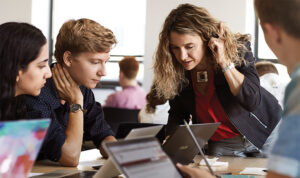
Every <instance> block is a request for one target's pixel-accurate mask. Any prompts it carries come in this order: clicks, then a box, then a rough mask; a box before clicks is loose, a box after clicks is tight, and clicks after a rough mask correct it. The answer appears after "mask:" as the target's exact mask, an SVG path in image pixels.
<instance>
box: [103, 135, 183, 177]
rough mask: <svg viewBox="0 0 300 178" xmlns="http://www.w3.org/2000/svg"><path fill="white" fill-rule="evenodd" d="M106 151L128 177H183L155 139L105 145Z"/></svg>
mask: <svg viewBox="0 0 300 178" xmlns="http://www.w3.org/2000/svg"><path fill="white" fill-rule="evenodd" d="M104 149H105V150H106V151H107V152H108V154H109V156H111V157H112V159H113V161H114V162H115V164H116V165H117V166H118V168H119V169H120V170H121V171H122V172H123V173H124V174H125V175H126V176H127V177H130V178H140V177H143V178H148V177H149V178H150V177H151V178H153V177H155V178H165V177H171V178H177V177H178V178H180V177H182V176H181V175H180V173H179V172H178V171H177V169H176V167H175V165H174V164H173V163H172V161H171V160H170V158H169V157H168V156H167V155H166V153H165V152H164V151H163V150H162V148H161V146H160V143H159V142H158V140H157V139H155V138H143V139H134V140H126V141H125V140H124V141H119V142H110V143H105V144H104Z"/></svg>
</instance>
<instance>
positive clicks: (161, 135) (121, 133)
mask: <svg viewBox="0 0 300 178" xmlns="http://www.w3.org/2000/svg"><path fill="white" fill-rule="evenodd" d="M156 125H161V124H152V123H121V124H120V125H119V128H118V130H117V132H116V138H117V139H122V138H125V137H126V135H128V133H129V132H130V131H131V130H132V129H135V128H142V127H150V126H156ZM165 137H166V126H165V125H164V126H163V128H162V129H161V130H160V131H159V132H158V134H157V135H156V138H157V139H158V140H159V141H160V142H161V143H162V142H163V140H164V139H165Z"/></svg>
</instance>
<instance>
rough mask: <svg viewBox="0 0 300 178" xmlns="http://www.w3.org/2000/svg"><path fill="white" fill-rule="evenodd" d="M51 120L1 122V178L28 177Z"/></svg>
mask: <svg viewBox="0 0 300 178" xmlns="http://www.w3.org/2000/svg"><path fill="white" fill-rule="evenodd" d="M49 124H50V119H39V120H19V121H3V122H0V145H1V146H0V177H18V178H19V177H20V178H25V177H27V176H28V174H29V172H30V171H31V169H32V166H33V164H34V161H35V159H36V157H37V155H38V152H39V150H40V148H41V146H42V142H43V140H44V138H45V136H46V133H47V129H48V127H49Z"/></svg>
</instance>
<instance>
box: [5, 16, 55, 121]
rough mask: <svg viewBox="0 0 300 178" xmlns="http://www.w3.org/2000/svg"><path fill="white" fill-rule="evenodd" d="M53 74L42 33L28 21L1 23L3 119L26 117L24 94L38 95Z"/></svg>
mask: <svg viewBox="0 0 300 178" xmlns="http://www.w3.org/2000/svg"><path fill="white" fill-rule="evenodd" d="M49 77H51V71H50V68H49V65H48V47H47V42H46V38H45V36H44V35H43V33H42V32H41V31H40V30H39V29H38V28H36V27H34V26H32V25H30V24H27V23H17V22H8V23H4V24H1V25H0V85H1V87H0V120H1V121H2V120H17V119H21V118H25V117H26V108H25V104H24V103H23V101H22V95H24V94H27V95H34V96H37V95H39V93H40V91H41V88H42V87H43V86H44V84H45V82H46V79H47V78H49Z"/></svg>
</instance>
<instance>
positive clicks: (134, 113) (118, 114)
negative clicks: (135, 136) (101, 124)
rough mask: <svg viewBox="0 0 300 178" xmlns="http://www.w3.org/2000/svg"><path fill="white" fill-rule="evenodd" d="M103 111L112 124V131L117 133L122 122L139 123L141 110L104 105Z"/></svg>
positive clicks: (108, 121)
mask: <svg viewBox="0 0 300 178" xmlns="http://www.w3.org/2000/svg"><path fill="white" fill-rule="evenodd" d="M103 112H104V118H105V120H106V122H107V123H108V124H109V125H110V127H111V129H112V131H113V132H114V133H117V130H118V127H119V125H120V124H121V123H138V114H139V112H140V110H139V109H124V108H112V107H104V108H103Z"/></svg>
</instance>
